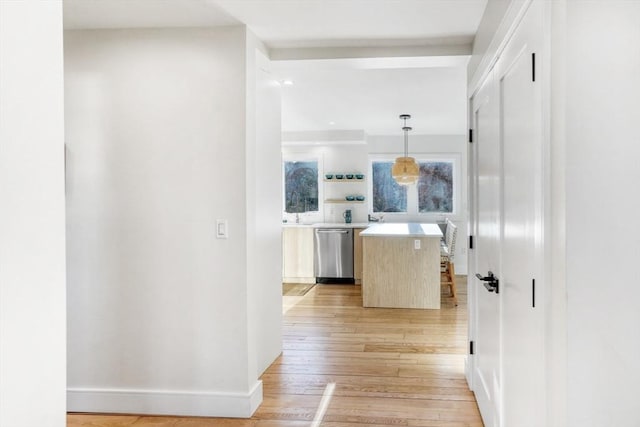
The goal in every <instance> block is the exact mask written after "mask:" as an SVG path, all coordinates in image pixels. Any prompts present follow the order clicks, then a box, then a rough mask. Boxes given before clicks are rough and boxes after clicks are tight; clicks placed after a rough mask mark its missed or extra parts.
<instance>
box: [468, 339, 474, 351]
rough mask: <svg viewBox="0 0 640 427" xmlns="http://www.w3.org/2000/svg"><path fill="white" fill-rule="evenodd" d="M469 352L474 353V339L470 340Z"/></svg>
mask: <svg viewBox="0 0 640 427" xmlns="http://www.w3.org/2000/svg"><path fill="white" fill-rule="evenodd" d="M469 354H474V348H473V341H469Z"/></svg>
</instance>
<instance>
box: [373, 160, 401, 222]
mask: <svg viewBox="0 0 640 427" xmlns="http://www.w3.org/2000/svg"><path fill="white" fill-rule="evenodd" d="M392 166H393V162H391V161H379V162H378V161H374V162H372V163H371V179H372V181H373V183H372V192H373V194H372V197H371V198H372V205H373V209H372V211H373V212H374V213H379V212H407V188H406V187H403V186H401V185H399V184H398V183H397V182H396V181H395V180H394V179H393V177H392V176H391V167H392Z"/></svg>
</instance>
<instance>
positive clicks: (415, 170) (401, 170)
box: [391, 114, 420, 185]
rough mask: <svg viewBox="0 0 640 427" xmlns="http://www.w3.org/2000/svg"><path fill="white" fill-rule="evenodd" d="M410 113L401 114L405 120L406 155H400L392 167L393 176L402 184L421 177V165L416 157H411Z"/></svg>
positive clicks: (412, 182)
mask: <svg viewBox="0 0 640 427" xmlns="http://www.w3.org/2000/svg"><path fill="white" fill-rule="evenodd" d="M410 118H411V116H410V115H409V114H401V115H400V119H402V120H404V126H403V127H402V130H403V131H404V157H398V158H397V159H396V162H395V163H394V164H393V167H392V168H391V176H393V179H394V180H395V181H396V182H397V183H398V184H400V185H411V184H415V182H416V181H417V180H418V178H419V177H420V167H419V166H418V163H416V159H414V158H413V157H409V131H410V130H411V128H410V127H408V126H407V119H410Z"/></svg>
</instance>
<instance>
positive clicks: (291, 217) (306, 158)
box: [280, 153, 324, 223]
mask: <svg viewBox="0 0 640 427" xmlns="http://www.w3.org/2000/svg"><path fill="white" fill-rule="evenodd" d="M322 160H323V158H322V156H319V155H313V154H302V153H300V154H288V155H283V156H282V162H281V172H280V176H281V177H282V186H281V191H282V192H281V194H282V201H281V209H282V218H283V219H286V220H287V222H289V223H295V220H296V213H293V212H287V206H286V203H287V197H286V176H285V172H286V171H285V163H287V162H317V164H318V177H317V180H318V182H317V183H318V210H317V211H306V212H300V213H299V214H297V215H298V216H299V217H300V218H301V219H300V222H302V217H305V218H309V217H313V218H322V215H323V208H324V186H323V185H322V184H323V180H322V177H323V176H324V175H323V173H324V172H323V171H324V168H323V161H322Z"/></svg>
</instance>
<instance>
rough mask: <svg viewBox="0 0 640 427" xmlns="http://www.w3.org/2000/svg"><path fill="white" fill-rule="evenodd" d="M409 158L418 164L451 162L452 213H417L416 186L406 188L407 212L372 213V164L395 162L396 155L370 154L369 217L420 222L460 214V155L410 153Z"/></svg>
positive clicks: (368, 182) (368, 181) (368, 183)
mask: <svg viewBox="0 0 640 427" xmlns="http://www.w3.org/2000/svg"><path fill="white" fill-rule="evenodd" d="M409 155H410V156H411V157H414V158H415V159H416V162H418V163H428V162H451V163H452V178H453V196H452V208H453V212H422V213H421V212H419V211H418V189H417V186H418V184H417V183H416V184H412V185H409V186H407V212H384V213H383V212H373V162H381V161H387V162H395V160H396V158H397V157H398V155H397V154H370V155H369V161H368V169H369V177H370V179H368V180H367V194H368V199H369V203H368V206H367V209H368V211H369V214H370V215H374V216H375V215H377V216H380V215H384V216H385V217H388V218H393V220H400V219H402V218H406V217H416V218H418V219H420V220H431V219H433V220H437V219H441V218H443V217H449V218H451V217H456V216H459V215H460V212H461V205H460V204H461V196H462V194H461V191H462V185H461V184H462V176H461V174H462V169H461V157H462V156H461V155H460V153H410V154H409Z"/></svg>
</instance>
